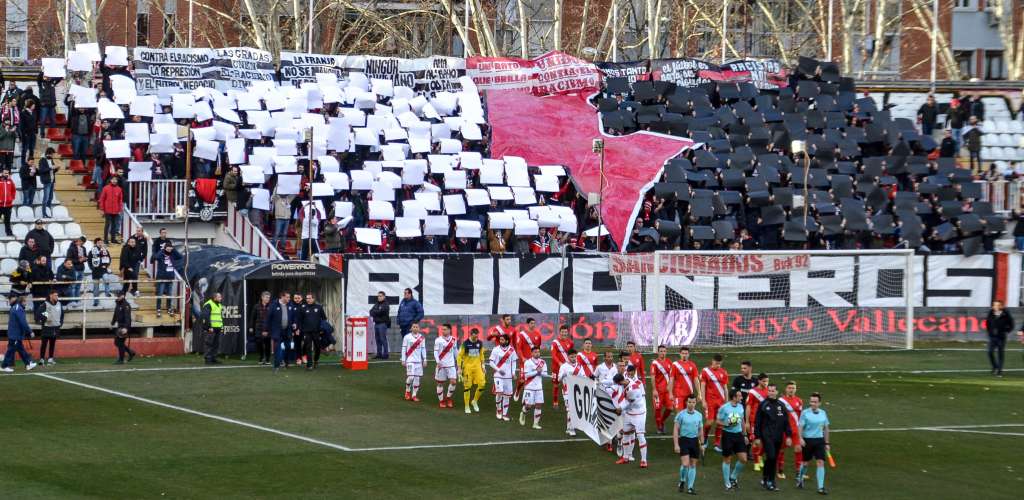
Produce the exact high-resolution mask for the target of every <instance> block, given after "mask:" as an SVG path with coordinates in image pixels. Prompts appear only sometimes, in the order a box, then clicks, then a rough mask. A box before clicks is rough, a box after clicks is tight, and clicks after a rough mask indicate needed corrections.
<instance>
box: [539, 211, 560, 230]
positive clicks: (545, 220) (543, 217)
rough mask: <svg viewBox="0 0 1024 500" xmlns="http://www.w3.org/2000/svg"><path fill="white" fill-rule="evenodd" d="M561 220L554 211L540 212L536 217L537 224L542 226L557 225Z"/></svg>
mask: <svg viewBox="0 0 1024 500" xmlns="http://www.w3.org/2000/svg"><path fill="white" fill-rule="evenodd" d="M561 222H562V219H561V217H559V216H558V214H556V213H554V212H541V213H540V217H538V218H537V225H538V226H540V227H544V228H548V227H558V226H559V224H561Z"/></svg>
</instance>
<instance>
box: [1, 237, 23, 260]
mask: <svg viewBox="0 0 1024 500" xmlns="http://www.w3.org/2000/svg"><path fill="white" fill-rule="evenodd" d="M21 245H22V243H21V242H20V241H8V242H7V245H5V246H6V247H7V255H8V256H9V257H11V258H12V259H17V258H18V254H19V253H21Z"/></svg>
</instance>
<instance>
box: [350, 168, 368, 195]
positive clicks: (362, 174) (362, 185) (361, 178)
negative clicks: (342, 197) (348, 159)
mask: <svg viewBox="0 0 1024 500" xmlns="http://www.w3.org/2000/svg"><path fill="white" fill-rule="evenodd" d="M348 175H349V177H351V179H352V189H354V190H356V191H369V190H371V189H373V173H372V172H368V171H366V170H352V171H349V173H348Z"/></svg>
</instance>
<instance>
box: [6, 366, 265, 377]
mask: <svg viewBox="0 0 1024 500" xmlns="http://www.w3.org/2000/svg"><path fill="white" fill-rule="evenodd" d="M235 368H264V367H263V366H259V365H224V366H162V367H156V368H103V369H98V370H63V371H56V372H51V373H48V374H49V375H75V374H79V373H131V372H171V371H192V370H231V369H235ZM39 369H43V368H42V367H39V368H37V370H39ZM42 373H46V372H35V373H29V372H25V373H15V374H14V375H15V376H25V375H39V374H42ZM0 378H3V377H0Z"/></svg>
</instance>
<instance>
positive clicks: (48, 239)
mask: <svg viewBox="0 0 1024 500" xmlns="http://www.w3.org/2000/svg"><path fill="white" fill-rule="evenodd" d="M30 239H31V240H35V242H36V245H38V246H39V253H41V254H43V255H47V256H49V255H53V249H54V246H55V241H54V240H53V235H52V234H50V232H49V231H47V230H46V225H44V224H43V219H36V223H35V227H34V228H32V230H31V231H29V232H28V233H27V234H25V243H26V244H28V240H30Z"/></svg>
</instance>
